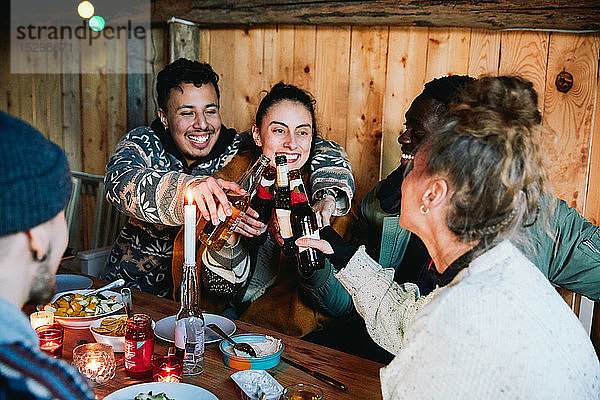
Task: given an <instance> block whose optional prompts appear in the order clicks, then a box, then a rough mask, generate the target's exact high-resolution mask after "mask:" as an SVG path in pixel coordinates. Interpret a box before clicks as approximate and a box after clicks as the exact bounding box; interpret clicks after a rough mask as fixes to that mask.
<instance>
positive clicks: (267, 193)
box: [256, 185, 273, 200]
mask: <svg viewBox="0 0 600 400" xmlns="http://www.w3.org/2000/svg"><path fill="white" fill-rule="evenodd" d="M256 195H257V196H258V197H260V198H261V199H264V200H271V199H272V198H273V193H271V187H270V186H262V185H261V186H259V187H258V192H257V193H256Z"/></svg>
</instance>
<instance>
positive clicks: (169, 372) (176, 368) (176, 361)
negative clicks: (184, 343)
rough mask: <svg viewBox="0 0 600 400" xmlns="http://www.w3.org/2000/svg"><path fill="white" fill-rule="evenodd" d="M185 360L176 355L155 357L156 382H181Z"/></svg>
mask: <svg viewBox="0 0 600 400" xmlns="http://www.w3.org/2000/svg"><path fill="white" fill-rule="evenodd" d="M182 376H183V360H182V359H181V358H179V357H176V356H174V355H168V356H162V357H161V356H154V360H153V361H152V377H153V379H154V382H181V377H182Z"/></svg>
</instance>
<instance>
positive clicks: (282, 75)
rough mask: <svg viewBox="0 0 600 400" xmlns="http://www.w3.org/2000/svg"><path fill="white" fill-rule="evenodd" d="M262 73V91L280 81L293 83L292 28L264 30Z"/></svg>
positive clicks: (268, 28)
mask: <svg viewBox="0 0 600 400" xmlns="http://www.w3.org/2000/svg"><path fill="white" fill-rule="evenodd" d="M263 71H264V78H263V82H264V87H263V89H264V90H268V89H270V88H271V87H272V86H273V85H274V84H276V83H277V82H281V81H283V82H285V83H291V84H293V83H294V27H293V26H277V27H266V28H264V50H263ZM260 99H262V95H261V96H259V98H258V100H259V101H260Z"/></svg>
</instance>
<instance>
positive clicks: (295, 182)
mask: <svg viewBox="0 0 600 400" xmlns="http://www.w3.org/2000/svg"><path fill="white" fill-rule="evenodd" d="M292 172H293V174H292V173H290V175H292V178H291V180H290V195H291V200H292V206H299V205H307V206H310V203H309V202H308V196H307V195H306V188H305V187H304V181H303V180H302V176H300V173H299V172H298V171H292Z"/></svg>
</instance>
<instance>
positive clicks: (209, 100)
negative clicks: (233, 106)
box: [158, 83, 221, 164]
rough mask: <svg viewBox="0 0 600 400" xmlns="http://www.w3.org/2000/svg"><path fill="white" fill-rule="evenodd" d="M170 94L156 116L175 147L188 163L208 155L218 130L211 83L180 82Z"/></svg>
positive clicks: (219, 117) (216, 99)
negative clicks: (168, 132)
mask: <svg viewBox="0 0 600 400" xmlns="http://www.w3.org/2000/svg"><path fill="white" fill-rule="evenodd" d="M180 87H181V89H182V90H180V89H179V88H177V87H175V88H172V89H171V92H170V93H169V99H168V100H167V110H166V112H165V111H164V110H162V109H160V110H158V116H159V118H160V120H161V122H162V123H163V125H164V126H165V128H166V129H168V130H169V131H170V132H171V136H172V137H173V141H174V142H175V146H177V149H178V150H179V152H180V153H181V154H182V155H183V157H184V158H185V160H186V161H187V163H188V164H192V163H193V162H194V161H195V160H197V159H199V158H201V157H205V156H207V155H208V154H209V153H210V151H211V150H212V148H213V147H214V146H215V143H216V142H217V139H218V138H219V133H220V132H221V115H220V114H219V99H218V97H217V92H216V91H215V88H214V86H213V85H212V84H210V83H208V84H205V85H202V86H200V87H196V86H195V85H194V84H193V83H183V84H181V85H180Z"/></svg>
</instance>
